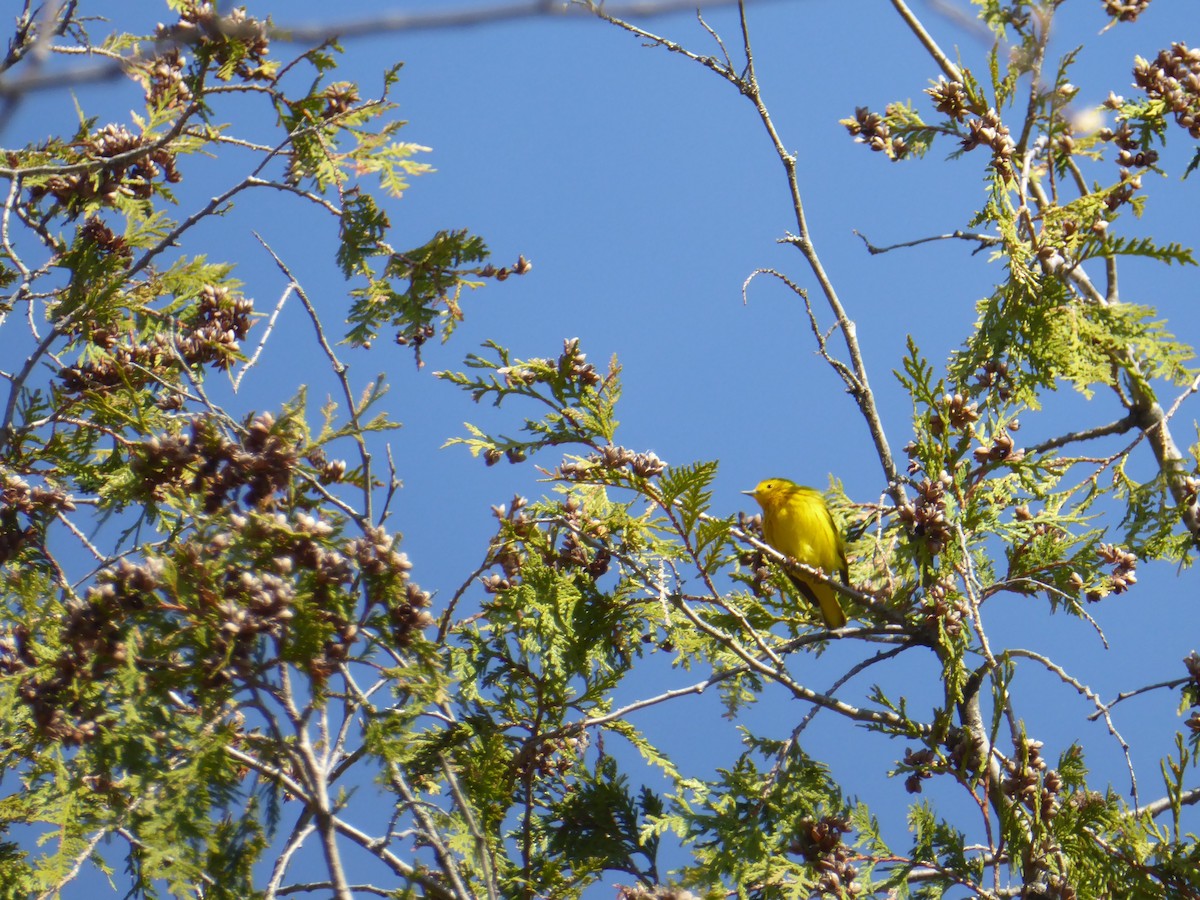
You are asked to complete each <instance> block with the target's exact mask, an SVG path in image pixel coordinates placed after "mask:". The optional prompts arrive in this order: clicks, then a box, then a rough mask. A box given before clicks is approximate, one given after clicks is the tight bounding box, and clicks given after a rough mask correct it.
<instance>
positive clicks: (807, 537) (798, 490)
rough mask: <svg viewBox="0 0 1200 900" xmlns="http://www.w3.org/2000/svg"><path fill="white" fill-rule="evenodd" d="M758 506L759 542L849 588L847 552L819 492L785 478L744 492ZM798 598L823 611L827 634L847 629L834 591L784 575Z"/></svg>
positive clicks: (806, 579) (797, 576)
mask: <svg viewBox="0 0 1200 900" xmlns="http://www.w3.org/2000/svg"><path fill="white" fill-rule="evenodd" d="M742 493H743V494H748V495H749V496H751V497H753V498H754V499H755V500H757V501H758V505H759V506H761V507H762V511H763V537H764V538H766V541H767V543H768V544H770V545H771V546H772V547H774V548H775V549H776V550H778V551H779V552H780V553H782V554H783V555H784V556H790V557H792V559H794V560H796V562H800V563H804V564H805V565H807V566H812V567H813V568H814V569H823V570H824V571H825V573H826V574H827V575H829V576H831V577H832V576H834V575H837V576H839V577H840V578H841V579H842V583H843V584H849V583H850V573H849V571H848V570H847V567H846V549H845V547H844V546H843V545H842V535H841V532H840V531H838V527H837V525H836V524H835V523H834V521H833V515H832V514H831V513H830V512H829V507H828V506H826V505H825V498H824V497H823V496H821V492H820V491H817V490H814V489H813V488H810V487H805V486H804V485H800V484H796V483H795V482H793V481H788V480H787V479H786V478H768V479H767V480H766V481H760V482H759V483H758V486H757V487H756V488H755V489H754V490H752V491H742ZM788 577H789V578H791V579H792V584H794V585H796V589H797V590H798V591H800V594H801V596H803V597H804V599H806V600H807V601H808V602H809V603H811V604H812V605H813V606H815V607H817V608H818V609H820V610H821V618H822V619H824V620H825V624H826V625H827V626H829V627H830V628H841V627H842V626H843V625H845V624H846V614H845V613H844V612H843V611H842V606H841V604H840V603H838V598H837V591H835V590H834V589H833V588H832V587H830V586H829V585H827V584H822V583H821V582H819V581H817V580H816V579H814V578H811V577H809V576H807V575H802V574H800V573H798V572H797V573H792V572H788Z"/></svg>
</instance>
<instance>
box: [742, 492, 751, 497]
mask: <svg viewBox="0 0 1200 900" xmlns="http://www.w3.org/2000/svg"><path fill="white" fill-rule="evenodd" d="M742 493H743V494H745V495H746V496H747V497H753V496H754V491H742Z"/></svg>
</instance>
